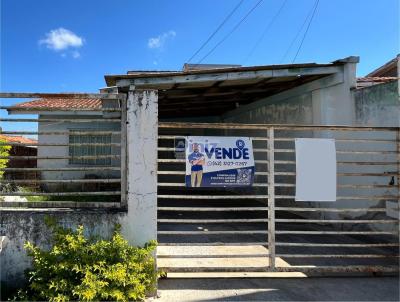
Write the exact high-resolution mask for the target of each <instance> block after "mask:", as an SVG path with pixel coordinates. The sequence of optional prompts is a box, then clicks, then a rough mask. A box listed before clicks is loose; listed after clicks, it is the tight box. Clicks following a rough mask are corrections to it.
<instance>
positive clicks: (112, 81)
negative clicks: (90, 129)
mask: <svg viewBox="0 0 400 302" xmlns="http://www.w3.org/2000/svg"><path fill="white" fill-rule="evenodd" d="M349 58H353V57H349ZM344 60H346V59H344ZM344 60H337V61H335V62H332V63H327V64H317V63H302V64H283V65H260V66H245V67H239V66H235V67H224V68H210V69H201V70H193V69H189V70H179V71H128V73H127V74H117V75H105V76H104V79H105V81H106V84H107V86H115V85H116V82H117V80H119V79H134V78H159V77H172V76H181V75H192V74H193V75H197V74H198V75H201V74H213V73H224V72H244V71H259V70H278V69H296V68H313V67H332V66H339V65H343V64H345V63H346V62H345V61H344Z"/></svg>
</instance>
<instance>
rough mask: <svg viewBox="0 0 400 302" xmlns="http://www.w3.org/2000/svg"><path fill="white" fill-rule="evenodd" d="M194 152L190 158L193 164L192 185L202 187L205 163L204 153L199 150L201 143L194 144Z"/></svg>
mask: <svg viewBox="0 0 400 302" xmlns="http://www.w3.org/2000/svg"><path fill="white" fill-rule="evenodd" d="M192 150H193V152H192V153H191V154H189V156H188V160H189V163H190V164H191V165H192V169H191V179H190V181H191V185H192V187H201V180H202V179H203V165H204V164H205V157H204V154H203V153H201V152H200V151H199V145H198V144H196V143H193V144H192Z"/></svg>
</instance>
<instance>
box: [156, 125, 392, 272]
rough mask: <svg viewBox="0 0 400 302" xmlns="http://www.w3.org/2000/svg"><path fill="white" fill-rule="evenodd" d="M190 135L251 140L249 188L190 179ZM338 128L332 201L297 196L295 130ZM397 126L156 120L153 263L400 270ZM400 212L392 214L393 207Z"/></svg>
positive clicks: (199, 268)
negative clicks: (201, 184) (197, 184)
mask: <svg viewBox="0 0 400 302" xmlns="http://www.w3.org/2000/svg"><path fill="white" fill-rule="evenodd" d="M188 135H199V136H244V137H251V139H252V141H253V149H254V158H255V167H256V172H255V182H254V185H253V186H252V187H251V188H234V189H232V188H229V189H228V188H197V189H196V188H187V187H186V186H185V181H184V179H185V176H184V175H185V157H184V156H183V155H184V153H183V155H182V152H183V149H182V150H181V148H182V141H184V137H185V136H188ZM301 137H303V138H334V139H335V141H336V149H337V152H336V153H337V171H338V172H337V196H338V197H337V201H336V202H324V203H320V202H295V201H294V197H295V176H296V169H295V163H296V162H295V149H294V139H295V138H301ZM388 207H394V209H395V210H394V211H397V213H398V209H399V128H373V127H346V126H300V125H293V126H291V125H255V124H253V125H252V124H209V123H207V124H203V123H160V124H159V143H158V241H159V245H160V246H159V250H158V265H159V267H160V268H161V269H163V270H165V271H167V272H274V271H275V272H276V271H277V272H304V273H308V272H316V273H331V272H397V271H398V260H399V250H398V246H399V233H398V221H399V220H398V216H397V219H396V216H394V217H393V215H392V214H391V213H389V212H388V211H393V210H392V208H391V210H389V209H388ZM397 215H398V214H397Z"/></svg>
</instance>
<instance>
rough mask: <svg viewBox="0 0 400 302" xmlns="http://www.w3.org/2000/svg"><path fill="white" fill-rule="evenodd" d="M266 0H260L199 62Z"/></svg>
mask: <svg viewBox="0 0 400 302" xmlns="http://www.w3.org/2000/svg"><path fill="white" fill-rule="evenodd" d="M263 1H264V0H259V1H258V2H257V3H256V4H255V5H254V6H253V7H252V8H251V9H250V10H249V11H248V12H247V14H246V15H245V16H244V17H243V18H242V19H241V20H240V21H239V22H238V23H237V24H236V25H235V26H234V27H233V28H232V30H231V31H230V32H229V33H228V34H227V35H225V37H223V38H222V39H221V40H220V41H219V42H218V43H217V44H216V45H215V46H214V47H213V48H212V49H211V50H210V51H209V52H208V53H207V54H206V55H205V56H203V57H202V58H201V59H200V61H198V62H197V64H200V63H201V62H203V61H204V59H206V58H207V57H208V56H209V55H210V54H211V53H212V52H213V51H214V50H215V49H216V48H217V47H218V46H220V45H221V44H222V43H223V42H225V40H226V39H228V38H229V37H230V35H231V34H232V33H233V32H234V31H235V30H236V29H237V28H238V27H239V26H240V25H241V24H242V23H243V22H244V21H245V20H246V19H247V17H248V16H249V15H250V14H251V13H252V12H253V11H254V10H255V9H256V8H257V7H258V6H259V5H260V4H261V2H263Z"/></svg>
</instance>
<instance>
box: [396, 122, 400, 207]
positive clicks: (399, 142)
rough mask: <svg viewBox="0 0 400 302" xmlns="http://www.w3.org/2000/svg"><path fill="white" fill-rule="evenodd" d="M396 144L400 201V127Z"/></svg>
mask: <svg viewBox="0 0 400 302" xmlns="http://www.w3.org/2000/svg"><path fill="white" fill-rule="evenodd" d="M396 141H397V142H396V143H397V194H398V196H399V199H400V127H399V128H397V133H396ZM399 207H400V205H399V204H398V203H397V208H399Z"/></svg>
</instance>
